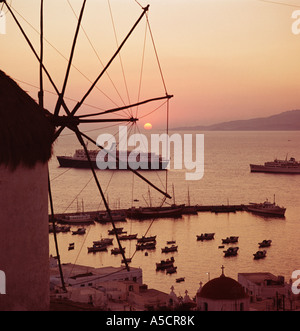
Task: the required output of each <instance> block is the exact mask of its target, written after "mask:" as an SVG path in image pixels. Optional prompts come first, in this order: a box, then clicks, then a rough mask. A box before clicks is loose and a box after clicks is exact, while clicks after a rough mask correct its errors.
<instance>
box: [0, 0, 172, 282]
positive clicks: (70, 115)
mask: <svg viewBox="0 0 300 331" xmlns="http://www.w3.org/2000/svg"><path fill="white" fill-rule="evenodd" d="M136 2H137V1H136ZM0 3H2V4H4V5H5V6H6V7H7V9H8V11H9V12H10V14H11V16H12V18H13V19H14V21H15V23H16V24H17V26H18V28H19V29H20V31H21V33H22V34H23V36H24V38H25V40H26V42H27V44H28V45H29V47H30V49H31V50H32V52H33V54H34V56H35V57H36V59H37V61H38V62H39V67H40V71H39V72H40V79H39V80H40V87H39V92H38V99H39V106H40V108H41V109H43V110H44V87H43V76H44V75H46V77H47V78H48V80H49V82H50V83H51V85H52V87H53V88H54V90H55V92H56V94H57V97H58V99H57V102H56V105H55V107H54V110H53V113H51V112H50V114H48V117H47V118H49V120H50V121H51V123H52V124H53V125H54V126H55V128H56V131H55V134H54V138H53V142H54V141H55V140H56V139H57V138H58V137H59V135H60V134H61V132H62V131H63V130H64V129H65V128H68V129H70V130H71V131H73V132H74V134H75V135H76V137H77V139H78V141H79V142H80V144H81V145H82V147H83V149H84V151H85V154H86V157H87V159H88V162H89V164H90V170H91V171H92V174H93V177H94V180H95V182H96V185H97V188H98V190H99V194H100V196H101V198H102V200H103V202H104V205H105V208H106V210H107V213H108V215H109V218H110V221H111V223H112V226H113V228H114V229H115V224H114V221H113V218H112V215H111V211H110V208H109V205H108V203H107V200H106V198H105V195H104V193H103V190H102V188H101V185H100V183H99V181H98V178H97V176H96V173H95V170H94V168H93V165H92V162H91V159H90V156H89V153H88V150H87V147H86V144H85V143H84V138H85V139H87V140H89V141H91V142H92V143H93V144H95V146H97V148H100V149H103V147H102V146H98V145H97V144H96V142H95V141H94V140H93V139H92V138H90V137H89V136H88V135H86V134H84V133H83V132H82V131H81V130H80V124H82V123H103V122H127V123H130V122H131V123H136V121H137V120H138V118H136V117H133V116H131V117H128V118H101V116H102V115H107V114H114V113H116V112H119V111H121V110H124V109H130V108H132V107H136V106H139V105H142V104H146V103H151V102H153V101H158V100H164V99H166V100H167V101H169V99H170V98H172V95H169V94H168V93H167V90H166V87H165V83H164V82H163V84H164V87H165V95H163V96H159V97H153V98H151V99H147V100H143V101H139V102H137V103H134V104H128V105H125V106H123V107H117V108H113V109H107V110H105V111H102V112H99V113H96V114H85V115H82V116H77V111H78V110H79V109H80V107H81V106H82V105H83V103H84V101H85V100H86V98H87V97H88V96H89V94H90V93H91V92H92V90H93V89H94V88H95V86H96V84H97V83H98V82H99V80H100V79H101V78H102V77H103V75H104V74H105V73H106V71H107V69H108V68H109V67H110V65H111V64H112V63H113V61H114V60H115V59H116V57H117V56H118V54H119V53H120V51H121V49H122V48H123V46H124V45H125V43H126V42H127V41H128V39H129V38H130V36H131V34H132V33H133V31H134V30H135V29H136V27H137V26H138V25H139V23H140V21H141V20H142V19H143V18H144V17H145V16H146V17H147V12H148V10H149V5H148V6H146V7H142V6H141V5H140V4H139V3H138V2H137V3H138V4H139V5H140V7H141V10H142V13H141V15H140V16H139V17H138V19H137V20H136V22H135V23H134V25H133V26H132V28H131V29H130V31H129V32H128V34H127V35H126V37H125V38H124V39H123V41H122V42H121V43H120V45H119V46H118V47H117V49H116V51H115V52H114V54H113V55H112V57H111V58H110V60H109V61H108V62H107V64H106V65H105V66H104V68H103V69H102V70H101V72H100V73H99V75H98V76H97V78H96V79H95V80H94V82H93V83H92V84H91V86H90V88H89V89H88V90H87V91H86V92H85V94H84V95H83V97H82V98H81V100H80V101H79V102H78V103H77V104H76V105H75V107H74V108H73V109H70V108H69V107H68V106H67V104H66V102H65V91H66V87H67V84H68V81H69V76H70V70H71V67H72V61H73V57H74V53H75V49H76V44H77V40H78V34H79V31H80V27H81V22H82V18H83V15H84V10H85V5H86V0H83V2H82V6H81V10H80V14H79V16H78V22H77V26H76V30H75V34H74V38H73V43H72V47H71V51H70V56H69V60H68V65H67V68H66V73H65V77H64V81H63V84H62V89H61V90H59V89H58V87H57V86H56V84H55V83H54V81H53V79H52V77H51V74H50V72H49V71H48V70H47V68H46V67H45V65H44V63H43V55H44V54H43V40H44V36H43V25H44V22H43V21H44V18H43V16H44V15H43V7H44V1H43V0H41V2H40V54H38V52H37V50H36V49H35V48H34V46H33V44H32V43H31V41H30V39H29V38H28V36H27V34H26V33H25V31H24V29H23V28H22V26H21V24H20V23H19V21H18V19H17V17H16V15H15V14H14V12H13V10H12V8H11V7H10V6H9V4H8V3H7V1H6V0H0ZM147 22H148V19H147ZM148 24H149V22H148ZM151 35H152V34H151ZM155 54H156V57H157V53H156V49H155ZM157 60H158V58H157ZM159 69H160V73H161V74H162V72H161V67H160V65H159ZM161 76H162V75H161ZM162 79H163V77H162ZM62 111H64V115H62V114H61V113H62ZM99 116H100V118H99ZM131 171H132V172H133V173H134V174H135V175H137V176H138V177H139V178H141V179H142V180H144V181H145V182H147V183H148V184H149V185H150V186H151V187H153V188H154V189H155V190H157V191H158V192H160V193H161V194H163V195H164V196H165V197H167V198H171V197H170V195H169V194H168V193H167V192H164V191H163V190H161V189H160V188H158V187H157V186H155V185H154V184H153V183H151V182H150V181H149V180H148V179H146V178H145V177H144V176H143V175H141V174H140V173H139V172H138V171H136V170H131ZM48 189H49V200H50V208H51V221H52V222H53V229H54V239H55V243H56V250H57V256H58V263H59V267H60V272H61V279H62V287H63V288H64V286H65V285H64V280H63V274H62V271H61V265H60V258H59V252H58V245H57V239H56V233H55V226H54V225H55V212H54V206H53V201H52V194H51V186H50V180H49V178H48ZM115 233H116V239H117V242H118V245H119V248H120V249H121V252H122V257H123V260H124V261H125V265H126V268H127V270H129V266H128V264H127V259H126V258H125V255H124V250H123V249H122V246H121V243H120V241H119V238H118V234H117V231H115Z"/></svg>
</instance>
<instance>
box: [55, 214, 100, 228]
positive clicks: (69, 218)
mask: <svg viewBox="0 0 300 331" xmlns="http://www.w3.org/2000/svg"><path fill="white" fill-rule="evenodd" d="M58 222H59V223H62V224H73V225H74V224H92V223H94V221H93V219H92V218H91V216H90V215H89V214H76V215H64V216H63V217H62V218H61V219H60V220H58Z"/></svg>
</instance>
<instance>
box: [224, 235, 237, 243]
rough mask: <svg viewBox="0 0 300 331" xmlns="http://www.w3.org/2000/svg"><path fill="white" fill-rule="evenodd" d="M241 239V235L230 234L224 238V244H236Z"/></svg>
mask: <svg viewBox="0 0 300 331" xmlns="http://www.w3.org/2000/svg"><path fill="white" fill-rule="evenodd" d="M238 241H239V237H235V236H230V237H227V238H225V239H222V244H234V243H237V242H238Z"/></svg>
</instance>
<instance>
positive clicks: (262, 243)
mask: <svg viewBox="0 0 300 331" xmlns="http://www.w3.org/2000/svg"><path fill="white" fill-rule="evenodd" d="M271 243H272V240H263V241H262V242H260V243H258V245H259V247H270V246H271Z"/></svg>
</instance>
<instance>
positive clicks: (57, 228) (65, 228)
mask: <svg viewBox="0 0 300 331" xmlns="http://www.w3.org/2000/svg"><path fill="white" fill-rule="evenodd" d="M70 229H71V226H67V225H62V226H58V225H55V232H56V233H59V232H69V231H70ZM53 232H54V228H53V224H49V233H53Z"/></svg>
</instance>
